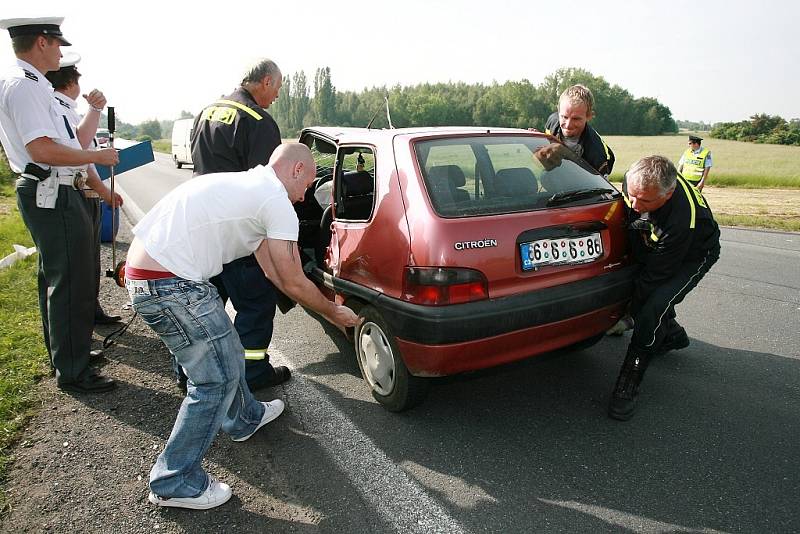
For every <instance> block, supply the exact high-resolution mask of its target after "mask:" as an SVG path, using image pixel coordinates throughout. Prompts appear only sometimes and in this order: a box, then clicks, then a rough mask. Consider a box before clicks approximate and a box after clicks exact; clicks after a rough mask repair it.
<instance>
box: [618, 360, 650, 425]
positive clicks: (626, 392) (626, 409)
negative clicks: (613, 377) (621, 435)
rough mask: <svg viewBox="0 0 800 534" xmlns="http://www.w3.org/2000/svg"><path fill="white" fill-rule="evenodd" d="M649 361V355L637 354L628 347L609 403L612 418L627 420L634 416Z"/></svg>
mask: <svg viewBox="0 0 800 534" xmlns="http://www.w3.org/2000/svg"><path fill="white" fill-rule="evenodd" d="M648 363H649V361H648V356H647V355H644V354H637V353H636V352H635V351H632V350H631V349H628V354H627V355H626V356H625V361H624V362H623V364H622V369H620V371H619V377H617V384H616V386H614V392H613V393H612V394H611V401H610V402H609V404H608V416H609V417H610V418H612V419H617V420H618V421H627V420H628V419H630V418H631V417H633V414H634V413H635V412H636V401H637V399H638V398H639V385H640V384H641V383H642V378H644V372H645V371H646V370H647V364H648Z"/></svg>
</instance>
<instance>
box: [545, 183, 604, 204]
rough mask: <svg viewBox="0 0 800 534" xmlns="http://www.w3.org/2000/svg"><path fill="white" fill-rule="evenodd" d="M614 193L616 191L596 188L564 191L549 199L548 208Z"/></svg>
mask: <svg viewBox="0 0 800 534" xmlns="http://www.w3.org/2000/svg"><path fill="white" fill-rule="evenodd" d="M614 192H615V190H614V189H607V188H603V187H596V188H593V189H578V190H576V191H562V192H561V193H556V194H555V195H553V196H551V197H550V198H548V199H547V206H557V205H558V204H567V203H569V202H574V201H576V200H582V199H584V198H591V197H596V196H599V195H607V194H611V193H614Z"/></svg>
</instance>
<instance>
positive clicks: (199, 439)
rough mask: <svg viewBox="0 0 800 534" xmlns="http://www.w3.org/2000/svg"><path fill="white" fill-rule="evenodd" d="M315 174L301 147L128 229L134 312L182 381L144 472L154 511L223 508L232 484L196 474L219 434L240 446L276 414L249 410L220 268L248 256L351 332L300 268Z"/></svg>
mask: <svg viewBox="0 0 800 534" xmlns="http://www.w3.org/2000/svg"><path fill="white" fill-rule="evenodd" d="M315 170H316V167H315V164H314V159H313V158H312V157H311V151H310V150H309V149H308V147H307V146H305V145H302V144H299V143H289V144H285V145H281V146H280V147H278V149H277V150H275V152H274V153H273V154H272V157H271V158H270V161H269V165H268V166H266V167H264V166H262V165H258V166H256V167H255V168H253V169H251V170H249V171H243V172H237V173H219V174H209V175H204V176H198V177H197V178H195V179H193V180H189V181H187V182H184V183H183V184H181V185H180V186H178V187H177V188H175V189H174V190H173V191H172V192H170V193H169V194H168V195H167V196H166V197H164V198H163V199H161V200H160V201H159V202H158V204H156V205H155V207H153V208H152V209H151V210H150V211H149V212H148V213H147V214H146V215H145V216H144V218H143V219H142V220H141V221H140V222H139V224H137V225H136V226H135V227H134V228H133V233H134V235H135V236H136V237H135V238H134V240H133V242H132V243H131V246H130V249H129V251H128V258H127V264H126V267H125V276H126V279H127V282H126V285H127V288H128V292H129V294H130V296H131V302H132V303H133V308H134V309H135V310H136V311H137V312H138V313H139V315H140V316H141V317H142V319H143V320H144V322H145V323H147V324H148V325H149V326H150V327H151V328H152V329H153V330H154V331H155V332H156V333H157V334H158V335H159V337H160V338H161V340H162V341H163V342H164V344H165V345H166V346H167V348H168V349H169V351H170V352H171V353H172V354H173V356H174V357H175V358H176V360H177V362H178V364H179V365H180V366H181V368H183V370H184V372H185V373H186V375H187V377H188V383H187V386H188V387H187V395H186V398H185V399H184V401H183V404H182V405H181V408H180V411H179V412H178V417H177V419H176V421H175V426H174V428H173V429H172V433H171V434H170V437H169V440H168V441H167V445H166V447H165V448H164V451H163V452H162V453H161V455H160V456H159V457H158V460H157V461H156V463H155V465H154V466H153V468H152V470H151V471H150V490H151V493H150V497H149V500H150V502H151V503H153V504H156V505H158V506H172V507H179V508H193V509H207V508H213V507H215V506H219V505H220V504H223V503H224V502H226V501H227V500H228V499H229V498H230V496H231V489H230V487H229V486H228V485H227V484H224V483H222V482H219V481H217V480H215V479H214V478H212V477H210V476H208V475H207V474H206V472H205V471H204V470H203V467H202V465H201V464H202V460H203V456H204V455H205V453H206V451H207V450H208V448H209V447H210V446H211V442H212V441H213V440H214V437H215V436H216V434H217V432H218V431H219V429H220V428H222V430H223V431H225V432H226V433H227V434H229V435H230V436H231V437H232V439H233V440H234V441H245V440H247V439H249V438H250V437H251V436H252V435H253V434H255V432H256V431H257V430H258V429H259V428H261V427H262V426H264V425H265V424H267V423H268V422H270V421H272V420H274V419H275V418H277V417H278V416H279V415H280V414H281V412H282V411H283V408H284V405H283V402H282V401H281V400H279V399H277V400H274V401H272V402H264V403H260V402H258V401H256V400H255V399H254V398H253V396H252V394H251V393H250V389H249V388H248V386H247V382H246V381H245V375H244V359H243V358H242V352H243V348H242V344H241V342H240V341H239V336H238V335H237V334H236V330H235V329H234V328H233V325H232V324H231V321H230V319H229V318H228V315H227V313H226V312H225V307H224V304H223V302H222V300H221V299H220V298H219V295H218V294H217V290H216V289H215V287H214V285H213V284H211V283H210V282H209V279H210V278H211V277H213V276H215V275H216V274H219V272H220V271H222V266H223V265H224V264H225V263H228V262H230V261H232V260H234V259H236V258H241V257H246V256H249V255H250V254H251V253H255V257H256V259H257V261H258V265H259V268H260V270H261V271H260V272H261V276H266V277H269V278H270V280H272V282H273V283H275V285H277V286H278V287H279V288H280V289H281V290H282V291H283V292H284V293H286V294H287V295H288V296H289V297H291V298H293V299H294V300H296V301H297V302H299V303H300V304H302V305H303V306H306V307H308V308H311V309H312V310H314V311H316V312H317V313H319V314H321V315H323V316H325V317H326V318H327V319H328V320H330V321H331V322H333V323H334V324H337V325H339V326H340V327H343V328H345V327H353V326H356V324H357V323H358V318H357V316H356V315H355V313H353V311H352V310H350V309H349V308H346V307H344V306H340V305H338V304H335V303H333V302H331V301H329V300H328V299H326V298H325V296H324V295H322V293H320V292H319V290H318V289H317V288H316V286H314V285H313V284H312V283H311V282H310V281H309V280H308V279H307V278H306V276H305V274H304V273H303V270H302V267H301V264H300V257H299V252H298V249H297V234H298V231H299V224H298V219H297V215H296V214H295V212H294V209H293V207H292V203H294V202H299V201H301V200H302V199H303V196H304V195H305V191H306V189H307V188H308V186H309V185H311V182H312V181H313V180H314V178H315V174H316V173H315ZM221 198H224V199H225V201H223V202H220V199H221Z"/></svg>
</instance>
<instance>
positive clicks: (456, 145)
mask: <svg viewBox="0 0 800 534" xmlns="http://www.w3.org/2000/svg"><path fill="white" fill-rule="evenodd" d="M414 149H415V152H416V156H417V161H418V162H419V167H420V169H421V170H422V175H423V178H424V180H425V186H426V188H427V189H428V195H429V196H430V199H431V202H432V204H433V207H434V209H435V210H436V212H437V213H438V214H439V215H441V216H443V217H467V216H475V215H493V214H500V213H511V212H517V211H531V210H539V209H547V208H550V207H563V206H564V205H566V204H569V205H575V204H576V203H579V204H587V203H594V202H601V201H605V200H608V199H609V198H611V197H614V196H616V195H618V194H619V193H618V192H617V191H616V190H615V189H614V188H613V187H612V186H611V184H610V183H609V182H608V181H606V180H605V178H603V177H602V176H600V175H599V174H597V172H596V171H594V170H593V169H591V168H590V167H589V166H588V165H586V163H585V162H584V161H583V160H581V159H580V158H578V157H577V156H575V154H574V153H573V152H572V151H571V150H569V149H567V148H566V147H564V146H563V145H560V144H558V143H550V142H548V141H547V140H546V139H544V138H539V137H532V136H502V137H501V136H480V137H458V138H449V139H434V140H431V141H420V142H417V143H415V145H414Z"/></svg>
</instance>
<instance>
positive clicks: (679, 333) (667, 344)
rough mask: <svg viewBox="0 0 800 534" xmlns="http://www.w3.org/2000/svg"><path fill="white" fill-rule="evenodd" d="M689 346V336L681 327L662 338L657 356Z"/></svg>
mask: <svg viewBox="0 0 800 534" xmlns="http://www.w3.org/2000/svg"><path fill="white" fill-rule="evenodd" d="M688 346H689V336H688V335H687V334H686V330H684V329H683V327H682V326H679V327H678V329H677V330H675V331H674V332H670V333H669V334H667V336H666V337H665V338H664V341H663V342H662V343H661V346H660V347H659V348H658V354H659V355H664V354H666V353H668V352H669V351H671V350H681V349H685V348H686V347H688Z"/></svg>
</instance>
